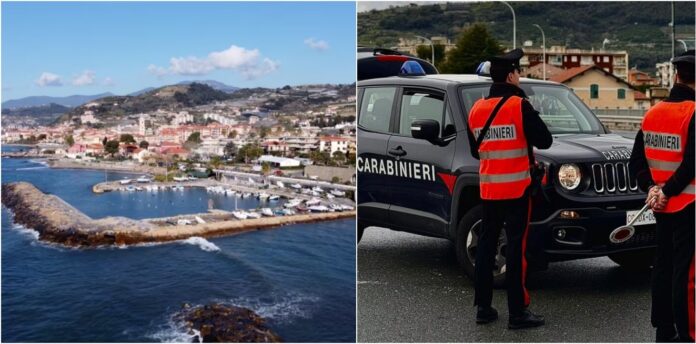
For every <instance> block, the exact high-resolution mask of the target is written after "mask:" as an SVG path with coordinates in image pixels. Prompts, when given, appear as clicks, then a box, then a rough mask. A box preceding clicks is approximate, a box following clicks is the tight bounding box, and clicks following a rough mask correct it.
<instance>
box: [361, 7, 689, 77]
mask: <svg viewBox="0 0 696 344" xmlns="http://www.w3.org/2000/svg"><path fill="white" fill-rule="evenodd" d="M510 4H511V5H512V6H513V7H514V9H515V14H516V17H517V46H518V47H519V46H521V45H522V43H523V42H524V41H526V40H532V41H534V45H535V46H540V45H541V33H540V31H539V29H537V28H536V27H534V26H532V25H533V24H538V25H540V26H541V27H542V28H543V29H544V31H545V34H546V46H547V47H550V46H552V45H565V46H567V47H569V48H579V49H591V48H595V49H600V48H601V47H602V41H604V39H605V38H607V39H609V40H610V43H609V44H607V45H606V49H611V50H626V51H628V53H629V63H630V65H631V66H635V65H637V66H638V68H640V69H643V70H654V68H655V63H658V62H663V61H666V60H668V59H669V58H670V57H671V52H670V49H671V42H670V34H671V31H670V27H669V22H670V20H671V6H670V2H668V1H665V2H599V1H598V2H511V3H510ZM694 11H696V9H695V3H694V2H675V22H676V26H675V30H676V32H677V39H685V40H686V42H687V44H689V47H690V48H693V45H694V42H693V39H694V20H695V19H694ZM475 22H482V23H485V24H486V25H488V26H489V29H490V31H491V32H492V34H493V35H494V36H495V37H496V39H498V40H499V41H500V42H501V43H503V44H505V45H506V46H507V47H511V46H512V14H511V12H510V10H509V9H508V7H507V6H505V5H504V4H503V3H500V2H479V3H442V4H434V5H422V6H419V5H415V4H411V5H408V6H401V7H391V8H389V9H386V10H381V11H379V10H372V11H369V12H363V13H359V14H358V43H359V44H360V45H364V46H381V47H392V46H395V45H396V44H397V43H398V39H399V37H404V38H409V39H411V38H413V35H420V36H426V37H430V36H447V37H448V38H450V39H451V40H452V42H454V41H455V38H456V36H457V34H458V33H459V32H460V31H461V30H462V29H464V28H466V27H467V26H468V25H471V24H472V23H475ZM676 47H677V53H679V52H681V51H683V48H682V45H681V43H678V42H677V45H676Z"/></svg>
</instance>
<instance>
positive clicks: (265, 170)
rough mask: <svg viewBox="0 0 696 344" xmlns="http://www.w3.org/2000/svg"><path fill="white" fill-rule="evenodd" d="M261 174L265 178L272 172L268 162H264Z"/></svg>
mask: <svg viewBox="0 0 696 344" xmlns="http://www.w3.org/2000/svg"><path fill="white" fill-rule="evenodd" d="M261 172H262V173H263V175H264V176H267V175H268V174H269V173H270V172H271V165H269V164H268V163H267V162H264V163H263V165H261Z"/></svg>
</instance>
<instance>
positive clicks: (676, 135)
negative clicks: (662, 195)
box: [641, 100, 695, 213]
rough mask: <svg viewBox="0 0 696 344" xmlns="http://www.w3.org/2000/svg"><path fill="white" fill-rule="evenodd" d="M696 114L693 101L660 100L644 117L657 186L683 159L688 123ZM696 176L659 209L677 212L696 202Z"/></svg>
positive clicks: (647, 151) (645, 139) (647, 154)
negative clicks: (695, 188)
mask: <svg viewBox="0 0 696 344" xmlns="http://www.w3.org/2000/svg"><path fill="white" fill-rule="evenodd" d="M693 114H694V102H693V101H690V100H687V101H682V102H678V103H672V102H660V103H657V104H656V105H655V106H653V107H652V108H651V109H650V110H648V112H647V113H646V114H645V118H644V119H643V125H642V127H641V128H642V130H643V145H644V147H645V157H646V158H647V160H648V166H649V167H650V175H651V176H652V179H653V181H655V184H657V185H660V186H662V185H664V184H665V182H667V180H668V179H669V178H670V177H672V175H673V174H674V171H676V170H677V167H679V165H680V164H681V162H682V160H683V159H684V149H685V145H686V136H687V134H688V131H689V122H690V121H691V118H692V117H693ZM694 186H695V185H694V179H691V183H689V185H687V186H686V188H684V190H682V191H681V193H679V194H678V195H675V196H672V197H670V198H669V199H668V200H667V205H666V206H665V209H664V210H662V211H660V212H665V213H674V212H677V211H680V210H682V209H684V207H686V206H687V205H689V204H691V203H694Z"/></svg>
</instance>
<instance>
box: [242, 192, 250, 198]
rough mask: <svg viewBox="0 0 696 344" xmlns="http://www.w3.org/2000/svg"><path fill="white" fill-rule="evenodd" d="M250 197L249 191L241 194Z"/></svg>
mask: <svg viewBox="0 0 696 344" xmlns="http://www.w3.org/2000/svg"><path fill="white" fill-rule="evenodd" d="M249 197H251V192H245V193H243V194H242V198H249Z"/></svg>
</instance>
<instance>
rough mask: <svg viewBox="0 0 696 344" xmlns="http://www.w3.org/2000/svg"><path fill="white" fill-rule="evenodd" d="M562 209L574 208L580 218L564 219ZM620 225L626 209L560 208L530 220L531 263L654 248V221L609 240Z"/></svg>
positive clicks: (528, 240) (528, 239)
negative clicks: (619, 238)
mask: <svg viewBox="0 0 696 344" xmlns="http://www.w3.org/2000/svg"><path fill="white" fill-rule="evenodd" d="M563 211H574V212H576V213H577V214H579V217H578V218H563V217H562V216H561V212H563ZM623 225H626V210H606V209H602V208H578V209H560V210H557V211H556V212H554V213H553V214H552V215H551V216H549V217H547V218H546V219H543V220H541V221H537V222H532V223H530V226H529V233H528V237H527V257H528V258H529V260H530V262H531V263H538V264H545V263H548V262H554V261H562V260H571V259H579V258H592V257H601V256H606V255H609V254H613V253H619V252H624V251H633V250H639V249H646V248H652V247H655V225H654V224H649V225H639V226H634V227H635V229H636V232H635V234H634V235H633V237H631V238H630V239H629V240H627V241H626V242H623V243H620V244H614V243H611V242H610V241H609V234H610V233H611V231H613V230H614V229H615V228H617V227H619V226H623ZM563 232H565V235H562V234H563Z"/></svg>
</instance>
